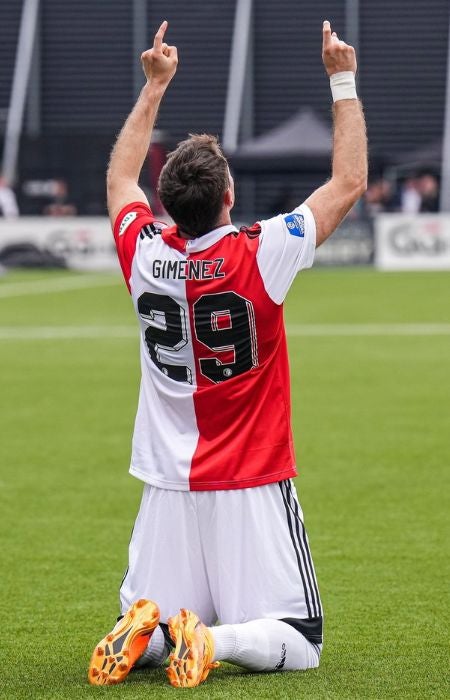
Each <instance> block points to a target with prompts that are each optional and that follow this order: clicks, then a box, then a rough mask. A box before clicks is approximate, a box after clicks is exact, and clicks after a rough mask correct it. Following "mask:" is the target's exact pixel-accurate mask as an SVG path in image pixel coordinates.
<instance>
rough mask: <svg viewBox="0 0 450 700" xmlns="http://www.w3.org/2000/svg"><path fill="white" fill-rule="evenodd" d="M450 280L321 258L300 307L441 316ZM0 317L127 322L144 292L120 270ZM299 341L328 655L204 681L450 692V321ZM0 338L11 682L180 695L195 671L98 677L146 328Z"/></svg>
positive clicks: (307, 497)
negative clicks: (448, 530)
mask: <svg viewBox="0 0 450 700" xmlns="http://www.w3.org/2000/svg"><path fill="white" fill-rule="evenodd" d="M58 274H61V273H58ZM53 276H54V275H53ZM49 277H50V278H51V277H52V275H50V276H49ZM41 278H42V279H45V278H46V276H45V275H44V276H42V273H41ZM21 279H23V278H22V277H21ZM30 279H31V278H30ZM10 280H12V281H13V280H14V277H12V276H10V277H8V278H6V280H2V281H0V284H7V283H9V281H10ZM449 292H450V280H449V276H448V275H445V274H437V275H421V274H411V275H410V274H403V275H381V274H377V273H374V272H373V271H369V270H368V271H364V270H349V271H342V270H338V271H328V270H326V271H322V270H319V271H312V272H311V273H307V274H306V275H301V276H300V277H299V279H298V281H297V282H296V284H295V286H294V289H293V290H292V292H291V296H290V298H289V302H288V304H287V308H286V317H287V320H288V322H290V323H302V322H304V323H314V322H316V323H339V322H342V323H352V322H354V323H364V322H380V323H389V322H397V323H399V322H406V321H407V322H411V323H418V322H422V323H423V322H430V323H431V322H435V323H443V322H448V321H449V318H448V314H449V312H448V301H446V300H448V298H449ZM444 302H445V303H444ZM0 319H1V322H2V325H3V323H5V325H9V326H10V325H18V326H25V325H27V324H30V325H33V326H37V325H39V324H42V325H45V326H48V325H52V324H54V325H58V324H60V325H61V326H67V325H69V323H73V324H74V325H81V324H83V325H84V324H92V325H104V324H105V323H107V322H108V321H110V322H111V323H113V324H116V325H119V326H122V325H127V324H128V323H130V322H131V321H132V309H131V304H130V301H129V298H128V296H127V293H126V290H125V289H123V288H122V284H121V283H120V281H119V280H118V283H117V286H114V285H113V286H111V287H109V286H108V287H96V288H95V289H94V288H92V289H89V288H85V289H77V290H72V291H68V290H67V291H65V292H61V291H60V292H58V293H57V294H56V293H55V294H45V295H40V296H39V297H38V296H36V297H32V296H31V297H30V298H28V297H25V298H24V297H21V298H17V299H12V298H11V299H3V300H0ZM289 345H290V353H291V370H292V381H293V391H292V395H293V418H294V430H295V436H296V443H297V451H298V461H299V464H300V465H301V476H300V477H299V478H298V480H297V488H298V490H299V494H300V500H301V502H302V505H303V508H304V511H305V516H306V523H307V526H308V530H309V534H310V539H311V546H312V551H313V555H314V559H315V564H316V568H317V573H318V578H319V584H320V586H321V593H322V597H323V602H324V607H325V611H326V645H325V649H324V653H323V657H322V664H321V667H320V668H319V669H318V670H317V671H313V672H308V673H305V674H301V673H286V674H278V675H272V674H270V675H255V674H248V673H245V672H242V671H241V670H239V669H237V668H236V667H233V666H227V665H224V667H223V669H220V670H219V671H217V672H214V673H212V674H211V675H210V677H209V678H208V681H207V683H206V684H205V685H203V686H202V687H200V688H199V689H197V690H194V691H188V692H189V693H190V695H193V696H195V697H196V696H203V697H205V698H229V697H230V696H235V697H237V698H250V697H252V698H297V697H298V698H301V697H309V698H392V697H393V696H394V695H395V696H397V697H404V698H429V697H433V698H444V697H448V694H449V693H448V691H449V689H448V685H446V672H447V650H446V645H447V644H448V616H446V614H445V595H446V588H445V582H446V578H447V580H448V576H446V571H447V572H448V564H447V562H448V544H447V541H446V538H445V526H446V512H447V511H446V508H445V503H444V494H445V489H446V487H447V484H448V482H446V479H447V477H446V469H447V467H448V427H449V426H448V379H449V377H450V352H449V350H450V339H449V338H448V337H444V336H438V337H435V336H430V337H420V338H415V337H390V338H386V337H382V336H379V337H378V336H377V337H358V338H355V337H336V338H334V337H308V338H297V337H295V338H291V339H290V342H289ZM0 354H1V363H2V368H3V372H2V391H1V393H0V402H1V416H2V435H3V438H2V440H1V445H0V451H1V453H0V465H1V473H0V498H1V508H2V515H3V517H2V518H1V521H0V522H1V525H0V528H1V534H2V584H3V586H2V588H3V591H4V601H5V605H4V610H3V619H4V626H3V629H2V642H1V644H0V648H1V655H2V656H4V658H5V663H4V665H3V670H2V674H1V677H0V697H2V698H26V697H31V698H97V697H100V696H102V697H103V696H105V697H106V696H108V697H111V698H115V697H121V698H122V697H123V698H130V699H131V698H133V699H134V698H164V697H166V696H167V697H169V696H170V697H174V694H176V693H177V692H183V691H176V690H174V689H172V688H170V687H169V686H168V685H167V681H166V680H165V674H164V672H163V670H161V669H159V670H156V671H152V672H148V671H147V672H144V671H143V672H138V673H135V674H132V675H131V676H130V678H129V679H128V680H127V682H126V683H125V684H123V685H121V686H119V687H116V688H91V687H89V686H88V685H87V683H86V670H87V664H88V661H89V657H90V654H91V651H92V648H93V645H94V644H95V642H96V641H97V640H98V639H99V638H100V637H101V636H103V634H104V633H105V632H106V631H107V630H108V629H109V628H110V626H111V624H112V621H113V619H114V617H115V615H116V614H117V603H118V598H117V589H118V586H119V583H120V579H121V576H122V573H123V570H124V568H125V566H126V559H127V551H126V550H127V544H128V539H129V535H130V530H131V527H132V524H133V520H134V517H135V514H136V511H137V507H138V503H139V498H140V491H141V485H140V484H139V482H138V481H136V480H134V479H132V478H131V477H129V476H128V474H127V465H128V461H129V449H130V437H131V430H132V424H133V419H134V412H135V407H136V400H137V386H138V377H139V367H138V348H137V343H136V341H134V340H132V339H111V338H106V339H86V340H73V339H69V340H58V341H56V340H55V341H54V342H53V341H39V340H33V341H32V342H24V341H18V342H16V341H8V342H4V343H1V344H0Z"/></svg>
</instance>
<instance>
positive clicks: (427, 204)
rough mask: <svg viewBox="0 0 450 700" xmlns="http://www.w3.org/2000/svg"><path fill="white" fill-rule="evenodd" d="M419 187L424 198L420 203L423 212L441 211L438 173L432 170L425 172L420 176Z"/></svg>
mask: <svg viewBox="0 0 450 700" xmlns="http://www.w3.org/2000/svg"><path fill="white" fill-rule="evenodd" d="M418 188H419V192H420V195H421V198H422V201H421V203H420V211H421V212H424V213H425V212H427V213H432V212H438V211H439V181H438V179H437V177H436V175H433V173H430V172H424V173H422V175H420V177H419V178H418Z"/></svg>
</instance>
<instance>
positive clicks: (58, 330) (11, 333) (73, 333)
mask: <svg viewBox="0 0 450 700" xmlns="http://www.w3.org/2000/svg"><path fill="white" fill-rule="evenodd" d="M286 330H287V333H288V336H290V337H308V336H309V337H312V336H316V337H337V336H355V337H356V336H430V335H450V323H364V324H346V323H343V324H340V323H330V324H305V325H288V326H287V329H286ZM138 335H139V330H138V326H137V324H136V325H135V326H134V325H129V326H114V325H110V326H8V327H3V328H1V327H0V340H20V341H22V340H73V339H80V340H89V339H102V338H104V339H111V338H117V339H119V340H120V339H121V338H125V339H127V338H137V337H138Z"/></svg>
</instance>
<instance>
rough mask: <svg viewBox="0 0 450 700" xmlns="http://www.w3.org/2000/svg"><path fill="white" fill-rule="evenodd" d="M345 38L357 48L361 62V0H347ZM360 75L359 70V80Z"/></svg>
mask: <svg viewBox="0 0 450 700" xmlns="http://www.w3.org/2000/svg"><path fill="white" fill-rule="evenodd" d="M343 38H344V41H346V42H347V44H351V45H352V46H353V48H354V49H355V51H356V56H357V58H358V63H359V62H360V61H359V59H360V56H359V0H345V37H343ZM358 77H359V71H358V73H357V74H356V80H357V82H358Z"/></svg>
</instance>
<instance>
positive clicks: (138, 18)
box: [132, 0, 149, 100]
mask: <svg viewBox="0 0 450 700" xmlns="http://www.w3.org/2000/svg"><path fill="white" fill-rule="evenodd" d="M148 48H149V47H148V46H147V2H146V0H133V59H132V60H133V64H132V65H133V94H134V99H135V100H137V98H138V95H139V93H140V91H141V89H142V86H143V84H144V74H143V72H142V67H141V62H140V60H139V57H140V55H141V53H142V52H143V51H145V49H148Z"/></svg>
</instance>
